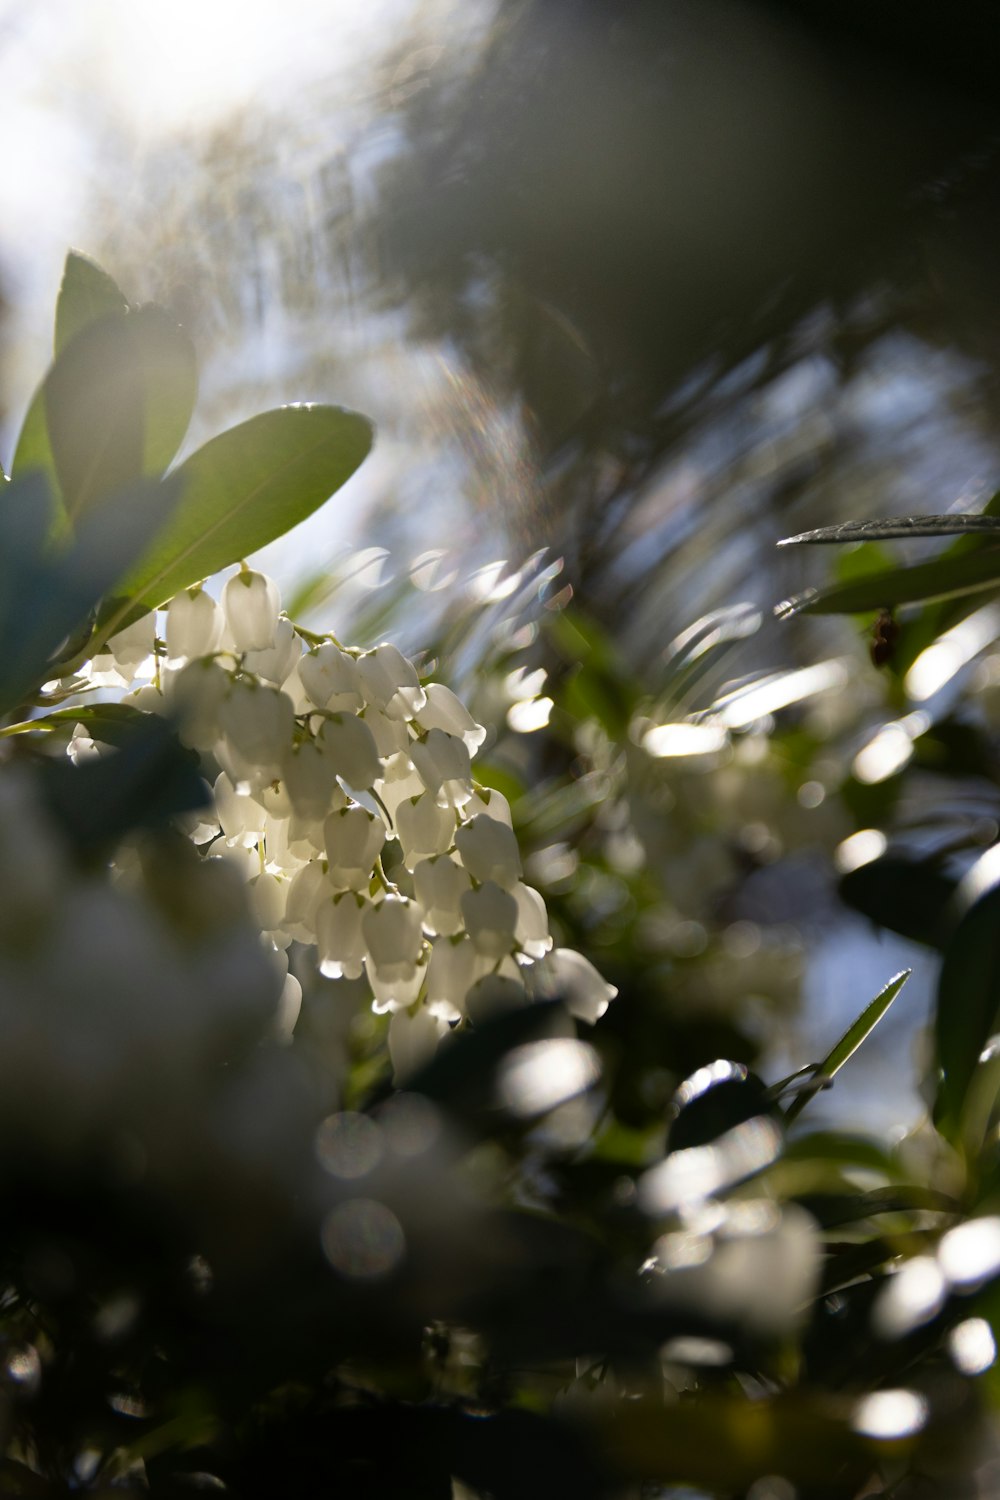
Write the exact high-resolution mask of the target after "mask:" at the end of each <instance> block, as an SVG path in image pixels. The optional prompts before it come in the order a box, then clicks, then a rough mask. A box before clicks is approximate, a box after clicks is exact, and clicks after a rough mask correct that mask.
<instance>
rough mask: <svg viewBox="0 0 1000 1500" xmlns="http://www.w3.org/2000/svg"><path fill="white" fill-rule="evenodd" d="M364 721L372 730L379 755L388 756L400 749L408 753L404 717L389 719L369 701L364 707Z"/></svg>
mask: <svg viewBox="0 0 1000 1500" xmlns="http://www.w3.org/2000/svg"><path fill="white" fill-rule="evenodd" d="M364 721H365V723H366V724H367V725H368V728H369V729H370V730H371V732H372V737H373V739H374V740H375V744H376V745H377V746H378V753H379V755H381V756H383V757H385V758H388V757H389V756H390V755H398V754H399V753H400V752H401V751H405V752H406V753H407V754H409V750H410V732H409V729H408V728H407V724H406V720H405V719H389V718H387V717H386V715H385V714H384V713H382V711H381V710H380V709H378V708H372V706H371V704H370V703H369V704H368V705H367V706H366V708H365V709H364Z"/></svg>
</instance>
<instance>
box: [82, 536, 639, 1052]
mask: <svg viewBox="0 0 1000 1500" xmlns="http://www.w3.org/2000/svg"><path fill="white" fill-rule="evenodd" d="M163 637H164V644H163V647H162V648H161V646H160V643H158V642H157V638H156V616H155V615H153V614H148V615H146V616H144V617H143V618H142V619H141V620H139V621H138V622H137V623H136V624H135V625H133V626H131V627H129V628H128V629H126V630H124V631H122V632H120V633H119V634H118V635H117V636H115V637H113V638H112V640H111V641H110V642H109V643H108V647H107V650H106V654H104V655H102V656H100V657H97V658H95V660H94V662H93V664H92V679H93V680H94V681H96V682H103V683H106V684H110V683H112V682H118V683H119V684H125V685H128V684H130V683H131V682H132V681H133V680H134V677H135V674H136V672H137V670H138V669H139V667H140V665H141V663H142V662H143V661H144V660H148V658H149V657H150V655H151V654H153V653H154V652H156V651H157V650H165V657H162V656H161V658H158V661H157V671H156V675H155V678H154V681H153V682H152V683H151V684H149V685H147V686H143V687H140V688H139V689H137V690H134V691H133V693H132V694H131V696H130V699H129V700H127V701H132V702H134V703H135V704H136V705H137V706H139V707H140V708H144V709H153V710H154V711H157V712H167V713H170V714H172V715H174V716H175V717H176V719H177V722H178V723H179V726H180V736H181V739H182V740H183V741H184V743H185V744H187V745H188V746H189V747H191V748H193V749H195V750H197V751H198V752H199V753H200V754H201V755H202V757H203V763H204V764H205V765H206V768H208V769H211V771H212V774H213V775H214V811H213V812H212V813H211V814H206V815H204V816H202V817H200V818H199V819H198V820H196V824H195V825H193V826H192V829H191V832H192V836H193V837H194V838H195V840H196V842H198V843H199V844H201V845H205V846H207V852H208V853H209V854H210V855H214V854H216V853H222V854H224V855H225V856H226V857H227V858H230V859H234V860H236V862H237V863H238V864H240V865H241V867H242V869H243V872H244V874H245V878H246V880H247V881H248V884H249V893H250V902H251V906H252V910H253V912H254V914H255V916H256V919H257V922H258V924H259V926H260V930H261V933H262V934H263V935H264V938H265V940H266V941H267V942H268V943H269V944H270V945H271V946H272V947H273V948H274V950H275V951H276V953H278V954H279V955H281V954H283V953H284V952H285V950H287V948H288V947H289V945H290V943H291V942H292V941H293V940H295V941H298V942H301V943H305V944H314V945H315V948H316V953H317V958H318V963H319V967H320V969H321V971H322V972H323V973H324V974H326V975H328V976H331V977H335V978H336V977H345V978H353V979H356V978H360V976H361V975H362V974H364V975H366V976H367V980H368V983H369V985H370V987H371V991H372V996H373V1005H374V1008H375V1009H376V1010H377V1011H389V1012H391V1013H392V1016H391V1021H390V1026H389V1045H390V1050H391V1053H392V1057H393V1063H394V1066H395V1071H396V1075H397V1077H405V1076H406V1075H407V1074H408V1073H409V1072H411V1071H412V1069H413V1068H414V1067H416V1066H418V1065H419V1064H420V1062H421V1061H422V1060H423V1059H424V1058H426V1057H427V1056H428V1055H429V1054H430V1052H432V1051H433V1048H434V1046H435V1045H436V1043H437V1040H438V1039H439V1038H440V1037H441V1036H443V1035H444V1034H445V1033H446V1032H448V1031H449V1029H450V1028H451V1027H452V1026H454V1025H455V1024H456V1023H458V1022H460V1021H461V1020H462V1019H463V1018H468V1019H470V1020H472V1021H473V1022H475V1021H477V1020H479V1019H482V1018H484V1017H486V1016H488V1015H489V1014H491V1013H493V1012H495V1011H496V1010H498V1009H502V1008H507V1007H512V1006H515V1005H519V1004H524V1003H527V1002H528V1001H530V1000H531V999H532V998H534V997H537V996H544V995H549V994H558V995H560V996H561V997H562V998H563V999H564V1000H565V1002H566V1005H567V1007H568V1009H569V1010H570V1012H571V1013H572V1014H573V1015H575V1016H577V1017H578V1018H580V1019H583V1020H586V1021H590V1022H593V1021H596V1020H597V1019H598V1017H599V1016H601V1015H602V1014H603V1013H604V1011H605V1009H606V1008H607V1005H608V1002H609V1000H610V999H611V998H612V996H613V995H614V994H615V990H614V988H613V987H612V986H611V985H608V984H606V983H605V981H604V980H603V979H602V978H601V976H600V975H599V974H598V973H597V971H596V970H595V969H594V968H593V966H592V965H591V964H590V963H589V962H588V961H587V960H586V959H584V958H583V957H582V955H580V954H578V953H576V952H574V951H573V950H570V949H555V950H553V945H552V939H551V937H550V935H549V926H548V918H547V915H546V910H545V903H544V901H543V899H542V897H541V896H540V894H539V893H538V891H536V890H534V889H533V888H532V887H531V886H529V885H525V884H524V882H523V881H522V879H521V873H522V871H521V860H520V854H519V851H518V845H517V840H516V837H515V835H514V832H513V829H512V826H511V815H510V808H509V806H508V804H507V801H506V799H505V798H504V797H503V796H501V795H500V793H498V792H497V791H495V790H489V789H487V788H486V787H483V786H480V785H479V784H478V783H477V782H476V780H475V779H474V776H473V772H472V764H471V762H472V757H473V756H474V755H475V753H476V751H477V750H478V749H479V747H480V746H481V745H482V743H483V741H484V739H485V738H486V730H485V729H484V728H483V727H482V726H481V725H479V724H477V723H476V722H475V721H474V720H473V718H472V717H471V715H470V714H469V713H468V711H467V710H466V708H465V707H464V706H463V704H462V703H461V702H460V700H459V699H458V698H457V697H456V696H455V694H454V693H452V692H451V691H450V690H449V689H448V688H447V687H444V686H443V685H441V684H440V683H426V684H425V683H422V682H421V681H420V678H419V676H418V674H417V671H416V669H415V667H414V665H413V663H412V662H410V661H409V660H408V659H407V658H406V657H405V656H403V655H402V654H401V653H400V652H399V651H398V650H397V648H396V647H395V646H392V645H389V644H382V645H379V646H376V647H375V648H374V649H373V650H369V651H362V650H355V649H351V648H346V647H343V646H342V645H341V644H340V643H339V642H338V641H336V640H335V639H334V638H333V637H330V636H327V637H319V636H316V635H313V634H312V633H311V632H306V631H303V630H301V629H300V628H297V627H296V626H295V625H293V623H292V622H291V621H290V620H289V619H287V617H285V616H284V615H282V613H281V602H280V598H279V594H278V589H277V586H276V584H275V583H274V581H273V580H272V579H270V578H268V577H266V576H265V575H264V574H262V573H257V572H254V571H251V570H250V569H249V568H247V567H246V565H243V566H242V567H241V568H240V570H239V571H238V572H236V573H235V574H233V575H232V576H231V577H230V578H229V579H228V580H227V582H226V584H225V586H224V588H223V590H222V600H221V604H220V603H219V602H217V601H216V600H215V599H214V598H213V597H212V595H211V594H210V593H208V592H207V591H205V590H204V589H202V588H201V587H196V588H192V589H189V590H187V591H186V592H184V593H182V594H178V595H177V597H176V598H174V599H173V600H171V601H170V603H169V604H168V605H167V606H166V610H165V620H164V630H163ZM89 748H90V747H89V746H88V745H87V744H86V741H85V738H84V737H83V735H82V733H81V735H79V736H78V737H77V738H76V740H75V742H74V744H73V745H72V746H71V753H73V754H80V753H85V752H86V751H87V750H88V749H89ZM298 998H299V992H298V986H297V985H296V982H295V981H294V979H293V978H291V977H290V978H289V981H288V984H287V985H286V995H285V1006H286V1010H290V1011H293V1012H294V1010H295V1008H296V1007H297V1003H298Z"/></svg>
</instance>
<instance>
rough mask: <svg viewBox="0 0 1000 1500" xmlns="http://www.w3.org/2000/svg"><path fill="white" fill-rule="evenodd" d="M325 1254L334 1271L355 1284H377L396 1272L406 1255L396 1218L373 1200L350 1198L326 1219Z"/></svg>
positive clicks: (400, 1226) (404, 1237)
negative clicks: (379, 1280) (347, 1277)
mask: <svg viewBox="0 0 1000 1500" xmlns="http://www.w3.org/2000/svg"><path fill="white" fill-rule="evenodd" d="M320 1237H321V1241H322V1245H323V1252H324V1254H325V1255H326V1258H327V1260H328V1261H329V1262H330V1264H331V1266H332V1267H333V1269H334V1270H335V1271H338V1272H339V1273H340V1275H341V1276H349V1277H351V1278H352V1279H353V1280H355V1281H377V1280H378V1279H380V1278H381V1277H383V1276H388V1275H389V1274H390V1273H391V1272H392V1271H394V1270H395V1269H396V1268H397V1266H398V1265H399V1264H400V1262H401V1261H402V1259H403V1256H404V1255H405V1253H406V1236H405V1235H404V1234H403V1228H402V1225H401V1224H400V1222H399V1220H398V1219H397V1218H396V1215H395V1214H394V1213H393V1212H392V1210H391V1209H390V1208H387V1207H386V1206H385V1204H384V1203H379V1202H378V1201H377V1200H376V1199H374V1198H349V1199H348V1200H347V1202H346V1203H338V1204H337V1206H336V1208H332V1209H331V1210H330V1212H329V1213H328V1214H327V1216H326V1218H325V1219H324V1220H323V1229H322V1232H321V1236H320Z"/></svg>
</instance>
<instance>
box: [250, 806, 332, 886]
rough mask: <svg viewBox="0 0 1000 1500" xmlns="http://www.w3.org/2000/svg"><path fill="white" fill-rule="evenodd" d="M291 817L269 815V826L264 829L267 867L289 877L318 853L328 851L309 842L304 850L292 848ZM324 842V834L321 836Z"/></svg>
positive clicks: (274, 873) (274, 872)
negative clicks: (290, 845)
mask: <svg viewBox="0 0 1000 1500" xmlns="http://www.w3.org/2000/svg"><path fill="white" fill-rule="evenodd" d="M290 830H291V819H290V818H272V817H271V816H270V815H268V819H267V826H266V828H265V831H264V839H265V853H266V864H265V869H267V870H269V871H270V872H271V874H272V875H286V876H288V878H289V879H291V877H292V876H293V875H296V874H297V873H298V871H299V870H301V868H302V866H303V865H305V864H308V863H309V861H310V860H311V859H315V858H316V857H317V855H322V854H324V853H325V852H326V851H325V849H323V848H320V847H317V846H316V845H314V844H311V843H310V844H309V846H308V848H307V849H306V850H304V851H303V852H301V853H300V852H299V850H298V849H294V850H293V849H291V848H290V847H289V843H290V837H289V835H290ZM320 842H321V843H322V835H321V837H320Z"/></svg>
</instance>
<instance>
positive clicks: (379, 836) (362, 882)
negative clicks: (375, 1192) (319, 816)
mask: <svg viewBox="0 0 1000 1500" xmlns="http://www.w3.org/2000/svg"><path fill="white" fill-rule="evenodd" d="M323 836H324V838H325V840H326V857H327V861H328V864H329V868H328V870H327V879H328V881H329V882H330V884H331V885H332V886H333V887H334V888H335V889H337V890H341V891H361V890H367V888H368V883H369V881H370V880H371V877H372V870H373V869H374V866H375V861H376V860H377V859H378V857H379V855H380V854H381V852H382V845H383V844H384V843H385V824H384V823H383V822H382V819H381V818H376V817H373V816H372V814H371V813H370V812H369V811H368V809H367V808H365V807H359V806H358V805H357V803H352V804H351V806H350V807H342V808H340V809H339V811H337V812H335V813H331V814H330V816H329V817H328V818H327V819H326V821H325V822H324V824H323Z"/></svg>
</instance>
